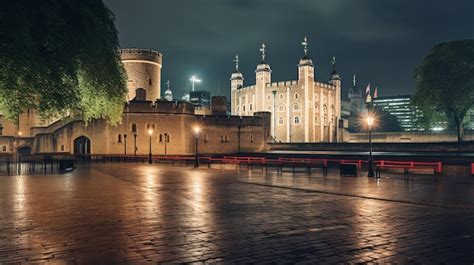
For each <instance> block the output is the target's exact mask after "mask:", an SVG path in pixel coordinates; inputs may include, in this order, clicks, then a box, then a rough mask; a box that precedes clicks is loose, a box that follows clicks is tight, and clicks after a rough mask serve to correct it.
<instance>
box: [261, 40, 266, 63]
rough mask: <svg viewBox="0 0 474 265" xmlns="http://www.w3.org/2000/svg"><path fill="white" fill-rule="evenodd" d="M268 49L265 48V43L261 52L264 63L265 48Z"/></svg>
mask: <svg viewBox="0 0 474 265" xmlns="http://www.w3.org/2000/svg"><path fill="white" fill-rule="evenodd" d="M266 47H267V46H265V42H264V43H262V47H261V48H260V52H261V53H262V61H264V62H265V48H266Z"/></svg>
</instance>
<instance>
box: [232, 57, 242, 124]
mask: <svg viewBox="0 0 474 265" xmlns="http://www.w3.org/2000/svg"><path fill="white" fill-rule="evenodd" d="M234 62H235V70H234V72H233V73H232V75H231V76H230V100H231V106H232V109H231V113H232V115H241V114H240V109H237V108H236V106H238V105H239V104H240V102H238V100H239V99H238V97H237V89H240V88H242V87H243V86H244V76H243V75H242V73H241V72H240V71H239V62H240V61H239V55H238V54H236V55H235V60H234Z"/></svg>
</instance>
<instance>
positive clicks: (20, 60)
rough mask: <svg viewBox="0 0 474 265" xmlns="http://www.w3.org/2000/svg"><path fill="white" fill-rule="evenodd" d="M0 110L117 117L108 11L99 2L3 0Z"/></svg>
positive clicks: (121, 88)
mask: <svg viewBox="0 0 474 265" xmlns="http://www.w3.org/2000/svg"><path fill="white" fill-rule="evenodd" d="M0 10H2V11H0V12H1V13H0V17H2V24H1V28H0V34H1V35H2V36H0V37H2V41H1V42H0V111H1V112H2V114H3V115H4V117H6V118H7V119H9V120H13V121H15V120H17V119H18V116H19V115H20V114H21V113H22V112H24V111H25V110H26V109H34V110H36V111H38V113H39V114H40V115H41V116H42V117H44V118H50V117H57V116H63V115H65V114H66V113H68V112H73V113H79V114H81V115H82V116H83V118H84V120H85V121H90V120H91V119H96V118H106V119H108V120H109V121H110V122H111V123H116V122H118V121H120V117H121V113H122V110H123V107H124V99H125V94H126V91H127V90H126V85H125V74H124V73H125V71H124V69H123V66H122V64H121V61H120V57H119V54H118V48H119V44H118V37H117V30H116V28H115V25H114V16H113V14H112V12H111V11H110V10H109V9H108V8H107V7H106V6H105V5H104V3H103V2H102V1H101V0H41V1H37V0H4V1H2V6H1V8H0Z"/></svg>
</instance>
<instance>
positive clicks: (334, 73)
mask: <svg viewBox="0 0 474 265" xmlns="http://www.w3.org/2000/svg"><path fill="white" fill-rule="evenodd" d="M331 64H332V73H331V78H330V80H341V77H340V76H339V74H338V73H337V72H336V56H333V57H332V59H331Z"/></svg>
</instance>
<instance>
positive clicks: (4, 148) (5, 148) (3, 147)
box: [2, 145, 64, 152]
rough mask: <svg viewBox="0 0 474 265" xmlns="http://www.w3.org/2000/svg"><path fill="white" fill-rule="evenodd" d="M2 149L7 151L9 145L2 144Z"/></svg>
mask: <svg viewBox="0 0 474 265" xmlns="http://www.w3.org/2000/svg"><path fill="white" fill-rule="evenodd" d="M63 146H64V145H63ZM2 151H3V152H6V151H7V146H6V145H4V146H2ZM61 151H63V150H61Z"/></svg>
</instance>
